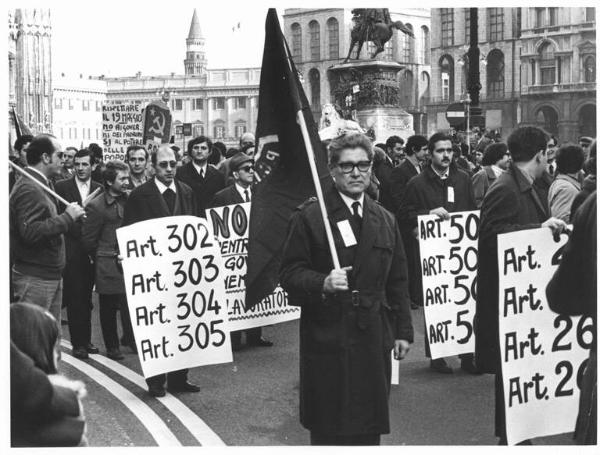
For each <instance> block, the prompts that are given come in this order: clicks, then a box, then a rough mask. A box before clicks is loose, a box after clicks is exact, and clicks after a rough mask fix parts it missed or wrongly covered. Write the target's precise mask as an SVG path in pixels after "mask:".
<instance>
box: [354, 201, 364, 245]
mask: <svg viewBox="0 0 600 455" xmlns="http://www.w3.org/2000/svg"><path fill="white" fill-rule="evenodd" d="M359 208H360V202H358V201H355V202H353V203H352V219H353V221H354V223H353V224H354V228H355V234H356V237H357V240H358V237H359V236H360V228H361V224H362V217H361V216H360V212H359V211H358V209H359Z"/></svg>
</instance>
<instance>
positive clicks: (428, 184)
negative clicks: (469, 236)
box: [399, 133, 478, 374]
mask: <svg viewBox="0 0 600 455" xmlns="http://www.w3.org/2000/svg"><path fill="white" fill-rule="evenodd" d="M427 147H428V149H429V153H430V156H431V165H430V166H427V167H425V169H423V172H421V173H420V174H419V175H417V176H415V177H413V178H412V179H411V180H410V181H409V182H408V185H407V186H406V191H405V193H404V196H403V198H402V201H401V203H400V210H399V219H401V220H402V222H403V223H404V229H406V230H412V231H413V235H414V236H415V237H417V217H418V216H419V215H426V214H431V215H436V216H437V217H438V218H441V219H444V220H448V219H450V213H452V212H463V211H466V210H475V209H476V208H477V206H476V205H475V197H474V195H473V185H472V183H471V178H470V176H469V174H467V173H466V172H464V171H462V170H460V169H458V167H456V166H451V165H450V164H451V163H452V156H453V151H452V139H451V138H450V136H448V135H446V134H444V133H435V134H434V135H433V136H431V137H430V138H429V142H428V144H427ZM419 256H420V255H419ZM410 279H411V280H415V281H416V283H418V284H416V285H417V286H419V287H422V276H421V267H420V266H419V270H418V273H415V274H414V276H411V277H410ZM425 356H426V357H428V358H430V357H431V352H430V351H429V342H428V337H427V331H425ZM459 357H460V359H461V362H460V367H461V369H462V370H464V371H466V372H468V373H471V374H478V371H477V369H476V368H475V366H474V365H473V354H462V355H460V356H459ZM429 366H430V368H431V369H432V370H434V371H437V372H439V373H446V374H450V373H452V372H453V371H452V368H451V367H450V366H449V365H448V364H447V363H446V360H445V359H444V358H440V359H435V360H431V361H430V364H429Z"/></svg>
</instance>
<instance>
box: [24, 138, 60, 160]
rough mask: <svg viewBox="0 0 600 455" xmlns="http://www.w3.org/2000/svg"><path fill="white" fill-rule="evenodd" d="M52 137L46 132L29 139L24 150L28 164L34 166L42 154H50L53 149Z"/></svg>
mask: <svg viewBox="0 0 600 455" xmlns="http://www.w3.org/2000/svg"><path fill="white" fill-rule="evenodd" d="M52 138H53V136H50V135H48V134H39V135H37V136H35V137H34V138H33V139H32V140H31V142H30V143H29V146H28V147H27V150H26V153H27V164H28V165H29V166H35V165H36V164H38V163H39V162H40V161H42V155H43V154H44V153H46V154H48V156H52V154H53V153H54V151H55V148H54V144H53V143H52Z"/></svg>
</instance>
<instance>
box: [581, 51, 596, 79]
mask: <svg viewBox="0 0 600 455" xmlns="http://www.w3.org/2000/svg"><path fill="white" fill-rule="evenodd" d="M583 77H584V80H585V82H596V57H595V56H593V55H588V56H587V57H585V60H584V61H583Z"/></svg>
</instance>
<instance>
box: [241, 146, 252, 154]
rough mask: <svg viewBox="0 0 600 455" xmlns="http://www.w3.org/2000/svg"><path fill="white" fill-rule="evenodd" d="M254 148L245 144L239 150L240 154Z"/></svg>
mask: <svg viewBox="0 0 600 455" xmlns="http://www.w3.org/2000/svg"><path fill="white" fill-rule="evenodd" d="M251 148H254V144H246V145H244V146H243V147H242V149H241V150H240V151H241V152H242V153H246V152H247V151H248V149H251Z"/></svg>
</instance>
